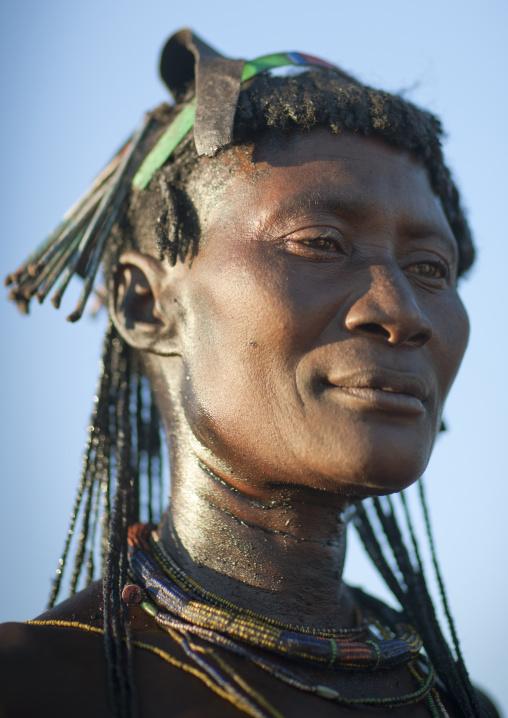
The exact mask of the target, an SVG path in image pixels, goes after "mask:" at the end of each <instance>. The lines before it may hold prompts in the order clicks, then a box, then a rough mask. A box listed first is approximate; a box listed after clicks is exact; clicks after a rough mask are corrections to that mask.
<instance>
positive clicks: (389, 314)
mask: <svg viewBox="0 0 508 718" xmlns="http://www.w3.org/2000/svg"><path fill="white" fill-rule="evenodd" d="M369 272H370V277H369V279H367V278H366V284H367V282H368V286H366V287H365V290H364V291H361V293H359V294H358V295H357V296H356V297H355V298H354V300H353V302H352V304H351V305H350V306H349V308H348V310H347V313H346V316H345V326H346V328H347V329H348V331H350V332H351V333H353V334H368V335H370V336H378V337H379V338H380V339H382V340H384V341H385V342H387V343H388V344H392V345H394V346H396V345H400V344H409V345H411V346H414V347H421V346H424V344H426V343H427V342H428V341H429V339H431V338H432V335H433V330H432V326H431V323H430V321H429V320H428V318H427V317H426V315H425V314H424V312H423V311H422V309H421V307H420V306H419V304H418V302H417V297H416V296H415V294H414V291H413V289H412V287H411V285H410V283H409V281H408V279H407V278H406V276H405V275H404V273H403V272H402V270H401V269H400V268H399V266H398V265H396V267H390V266H385V265H383V266H379V265H378V266H371V267H369Z"/></svg>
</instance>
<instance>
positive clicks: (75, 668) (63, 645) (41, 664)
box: [0, 585, 108, 718]
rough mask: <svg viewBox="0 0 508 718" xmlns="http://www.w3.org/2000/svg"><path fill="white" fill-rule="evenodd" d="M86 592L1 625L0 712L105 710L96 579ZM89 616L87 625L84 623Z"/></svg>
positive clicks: (5, 716) (9, 717)
mask: <svg viewBox="0 0 508 718" xmlns="http://www.w3.org/2000/svg"><path fill="white" fill-rule="evenodd" d="M82 594H83V595H80V594H77V595H76V596H75V597H73V598H72V599H69V601H68V602H67V601H66V602H64V603H63V604H61V606H58V607H56V608H55V609H52V611H48V612H46V613H45V614H42V615H41V616H39V617H38V618H37V619H35V620H34V621H33V622H28V623H5V624H2V625H1V626H0V696H1V699H0V716H1V718H16V717H17V716H20V717H21V716H23V717H25V716H26V717H29V716H32V715H34V716H35V715H46V714H47V715H53V716H59V715H62V716H63V715H70V714H71V713H74V715H87V711H88V715H97V716H101V715H102V714H103V713H102V710H101V706H102V705H103V706H104V715H106V711H107V707H108V702H107V685H106V680H105V661H104V655H103V647H102V636H101V631H100V628H99V627H95V626H94V625H93V621H92V622H91V621H90V618H91V609H92V605H94V606H95V607H98V606H99V602H98V601H97V597H98V594H100V587H98V586H96V585H94V586H93V587H91V588H90V589H87V590H86V591H85V592H82ZM65 604H67V606H66V605H65ZM69 604H71V605H70V606H69ZM92 613H93V611H92ZM46 621H48V623H46ZM87 621H88V626H87V628H86V630H83V628H81V627H80V626H81V625H83V626H84V625H86V624H87ZM73 624H75V625H73ZM90 686H93V690H92V691H90ZM72 706H76V710H73V709H72Z"/></svg>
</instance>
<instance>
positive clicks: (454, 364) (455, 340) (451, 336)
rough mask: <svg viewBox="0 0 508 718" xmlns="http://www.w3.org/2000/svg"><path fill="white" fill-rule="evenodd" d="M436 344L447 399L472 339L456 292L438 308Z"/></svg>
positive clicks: (462, 306) (444, 395)
mask: <svg viewBox="0 0 508 718" xmlns="http://www.w3.org/2000/svg"><path fill="white" fill-rule="evenodd" d="M435 316H436V319H435V322H434V326H435V333H434V339H433V340H432V342H431V344H434V346H435V349H434V352H435V362H436V371H437V379H438V383H439V386H440V389H441V393H442V397H441V398H442V401H443V402H444V400H445V398H446V396H447V394H448V392H449V390H450V387H451V386H452V384H453V381H454V379H455V377H456V375H457V372H458V370H459V367H460V365H461V362H462V359H463V357H464V353H465V351H466V348H467V343H468V340H469V318H468V315H467V312H466V310H465V307H464V305H463V304H462V301H461V299H460V297H459V295H458V294H457V293H454V295H453V296H451V297H450V298H449V300H448V302H447V303H446V306H443V305H442V304H441V305H440V306H439V307H437V308H436V310H435Z"/></svg>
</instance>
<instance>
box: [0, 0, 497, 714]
mask: <svg viewBox="0 0 508 718" xmlns="http://www.w3.org/2000/svg"><path fill="white" fill-rule="evenodd" d="M507 16H508V5H507V4H506V3H505V2H503V1H501V0H498V1H496V0H484V1H483V2H478V1H475V2H471V1H470V0H460V1H458V0H439V1H437V0H430V1H428V2H425V3H422V2H411V3H410V2H408V1H407V0H404V1H397V0H385V2H383V3H380V2H378V1H376V2H374V1H373V0H363V1H362V2H357V3H353V2H351V1H350V2H349V3H343V2H337V1H335V2H330V1H329V0H321V2H320V3H309V2H301V1H300V0H296V1H294V2H292V3H286V2H281V1H280V0H279V1H278V0H270V2H268V1H267V0H258V1H257V2H255V3H238V2H231V1H230V0H226V1H224V2H220V0H219V1H218V2H216V3H213V2H209V1H208V2H204V1H198V0H187V1H186V2H182V3H176V2H168V1H166V2H162V1H160V0H144V2H143V3H141V2H133V1H132V0H122V1H121V2H114V1H113V0H101V1H100V2H99V0H87V2H82V1H81V2H78V1H75V2H68V1H64V0H44V2H40V0H39V1H36V0H31V1H29V0H1V4H0V83H1V88H0V96H1V98H2V112H1V114H0V125H1V132H0V142H1V148H0V157H1V166H2V170H1V172H0V184H1V186H0V202H1V211H0V237H1V241H0V272H1V274H2V276H3V275H5V274H6V273H7V272H8V271H11V270H13V269H15V268H16V267H17V266H18V264H19V263H20V262H21V261H22V260H23V259H24V258H25V256H26V255H28V253H29V252H30V251H31V250H32V249H33V248H34V247H35V246H36V244H38V243H39V241H40V240H41V239H42V238H43V237H44V236H46V234H47V233H48V232H49V231H50V230H51V229H52V228H53V227H54V225H55V224H56V223H57V222H58V221H59V219H60V217H61V216H62V214H63V213H64V212H65V211H66V210H67V209H68V207H69V206H70V205H71V204H72V203H73V202H74V201H75V200H76V199H77V197H78V196H80V195H81V193H82V192H83V191H84V190H85V189H86V188H87V187H88V185H89V184H90V182H91V181H92V179H93V178H94V176H95V175H96V174H97V173H98V171H99V170H100V169H102V167H103V166H104V164H105V163H106V162H107V160H108V159H109V158H110V156H111V155H112V154H113V153H114V152H115V151H116V149H117V148H118V147H119V145H120V144H121V143H122V141H123V140H124V139H125V138H126V137H128V136H129V135H130V133H131V132H132V130H133V129H134V128H135V127H136V126H137V125H138V123H139V121H140V119H141V117H142V115H143V112H144V111H145V110H147V109H149V108H152V107H154V106H155V105H157V104H159V103H160V102H162V101H164V100H166V99H167V94H166V91H165V88H164V87H163V85H162V83H161V82H160V81H159V79H158V77H157V62H158V54H159V50H160V48H161V46H162V45H163V43H164V41H165V39H166V38H167V37H168V36H169V35H170V34H171V33H172V32H173V31H175V30H177V29H179V28H181V27H184V26H186V25H189V26H191V27H192V28H193V29H194V30H195V31H196V32H197V33H199V34H200V35H201V36H202V37H204V38H205V39H206V40H208V41H209V42H210V43H211V44H212V45H214V46H215V47H216V48H217V49H219V50H221V51H222V52H224V53H225V54H227V55H229V56H231V57H246V58H250V57H256V56H259V55H263V54H265V53H268V52H275V51H284V50H298V51H301V52H307V53H309V54H313V55H317V56H321V57H323V58H325V59H327V60H330V61H332V62H334V63H336V64H338V65H340V66H341V67H343V68H344V69H345V70H347V71H349V72H351V73H352V74H355V75H357V76H358V77H359V78H360V79H361V80H363V81H364V82H367V83H369V84H371V85H374V86H378V87H381V88H384V89H387V90H390V91H395V92H397V91H404V92H405V93H406V96H407V97H408V98H409V99H411V100H412V101H414V102H416V103H417V104H420V105H423V106H425V107H427V108H428V109H430V110H431V111H433V112H435V113H437V114H438V115H439V116H440V117H441V118H442V120H443V123H444V126H445V128H446V130H447V132H448V138H447V140H446V143H445V150H446V154H447V158H448V162H449V165H450V166H451V168H452V170H453V172H454V174H455V176H456V179H457V181H458V184H459V187H460V188H461V190H462V194H463V201H464V204H465V206H466V208H467V210H468V215H469V218H470V221H471V225H472V228H473V231H474V234H475V237H476V242H477V245H478V249H479V260H478V264H477V267H476V268H475V269H474V270H473V272H472V273H471V276H470V277H469V278H468V279H467V280H466V281H464V282H463V283H462V287H461V294H462V297H463V299H464V302H465V304H466V306H467V308H468V310H469V313H470V317H471V324H472V332H471V341H470V347H469V350H468V354H467V356H466V359H465V361H464V364H463V368H462V371H461V373H460V375H459V378H458V379H457V381H456V384H455V386H454V388H453V389H452V392H451V394H450V398H449V401H448V405H447V408H446V412H445V418H446V421H447V424H448V427H449V431H448V432H447V433H446V434H445V435H444V436H442V437H440V438H439V440H438V444H437V446H436V449H435V452H434V455H433V457H432V460H431V463H430V465H429V468H428V470H427V473H426V486H427V493H428V497H429V504H430V508H431V517H432V523H433V527H434V533H435V538H436V543H437V547H438V556H439V559H440V562H441V565H442V568H443V572H444V575H445V579H446V585H447V588H448V593H449V597H450V601H451V605H452V610H453V613H454V615H455V618H456V622H457V625H458V631H459V635H460V637H461V640H462V646H463V650H464V654H465V657H466V663H467V665H468V667H469V670H470V673H471V675H472V676H473V678H474V680H475V681H476V682H477V683H478V685H480V686H481V687H483V688H484V689H487V690H488V691H489V692H490V693H491V695H493V696H494V697H495V698H496V699H497V701H498V703H499V705H500V706H501V707H502V708H503V710H504V712H506V711H507V706H508V682H507V681H506V671H507V665H508V658H507V655H506V646H507V645H508V622H507V621H506V607H507V596H508V576H507V565H508V561H507V547H508V517H507V505H508V471H507V469H506V461H507V459H506V445H507V442H508V416H507V415H508V410H507V405H508V389H507V379H506V375H507V360H506V357H507V354H508V330H507V328H506V324H507V321H506V313H507V311H508V302H507V284H508V242H507V226H508V220H507V209H508V200H507V189H508V188H507V181H506V174H507V173H506V166H507V160H508V153H507V144H508V141H507V132H506V116H507V114H508V100H507V93H506V90H505V87H506V80H505V78H506V72H507V69H508V67H507V49H506V48H507V46H508V43H507V42H506V26H507V20H508V17H507ZM78 290H79V286H78V285H77V284H76V286H75V287H73V292H74V294H72V292H70V293H69V294H70V296H69V297H68V299H67V301H66V302H64V306H63V307H62V309H61V310H60V311H59V312H56V311H55V310H54V309H53V307H52V306H51V305H50V304H49V302H48V305H47V306H44V307H42V308H41V307H39V306H36V305H34V306H33V309H32V315H31V317H29V318H27V317H24V316H21V315H19V314H18V312H17V310H16V308H15V306H14V305H11V304H9V303H7V302H6V301H3V302H1V303H0V322H1V325H0V330H1V339H2V344H1V346H2V350H1V354H0V362H1V371H0V382H1V389H0V391H1V394H0V396H1V424H2V425H1V431H0V442H1V445H0V456H1V460H2V468H3V475H2V477H1V479H0V480H1V482H2V487H1V500H0V546H1V547H2V548H1V553H0V575H1V576H2V586H3V587H2V591H1V599H0V620H24V619H28V618H32V617H34V616H35V615H37V614H38V613H40V612H41V610H42V609H43V607H44V605H45V601H46V599H47V595H48V592H49V586H50V580H51V578H52V576H53V575H54V570H55V568H56V563H57V559H58V556H59V554H60V552H61V549H62V546H63V541H64V537H65V534H66V530H67V523H68V518H69V514H70V510H71V505H72V502H73V498H74V493H75V490H76V486H77V481H78V477H79V473H80V465H81V453H82V450H83V446H84V443H85V438H86V427H87V421H88V416H89V412H90V409H91V405H92V399H93V395H94V390H95V383H96V379H97V373H98V358H99V354H100V346H101V342H102V333H103V329H104V325H105V318H104V317H98V318H96V319H92V318H90V317H89V316H86V317H85V318H84V319H83V320H82V321H81V322H79V324H77V325H70V324H68V323H67V322H66V321H65V315H66V314H67V313H68V311H66V310H71V309H72V308H73V299H74V300H75V298H76V296H77V291H78ZM418 524H420V522H418ZM346 573H347V576H348V578H349V579H350V580H351V581H352V582H354V583H357V584H360V585H363V586H364V587H366V588H368V589H369V590H371V591H373V592H377V593H378V594H380V595H382V596H385V595H386V593H385V592H384V589H383V587H382V585H381V584H380V581H379V580H378V579H377V577H376V576H375V574H374V573H373V571H372V569H371V568H370V566H369V565H368V561H367V560H366V559H365V558H364V556H363V554H362V551H361V549H360V548H359V547H358V544H357V542H356V540H355V537H353V536H352V538H351V547H350V555H349V558H348V563H347V570H346Z"/></svg>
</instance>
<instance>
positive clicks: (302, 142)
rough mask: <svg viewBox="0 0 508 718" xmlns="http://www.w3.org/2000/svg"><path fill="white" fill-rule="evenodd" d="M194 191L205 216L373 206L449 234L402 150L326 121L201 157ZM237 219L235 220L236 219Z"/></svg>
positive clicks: (350, 211) (423, 176) (423, 177)
mask: <svg viewBox="0 0 508 718" xmlns="http://www.w3.org/2000/svg"><path fill="white" fill-rule="evenodd" d="M198 186H199V187H200V189H199V193H200V195H201V200H202V201H204V204H205V205H207V221H208V222H210V223H211V222H213V220H214V219H216V220H218V221H220V222H224V221H226V220H228V221H229V220H231V221H238V220H239V219H240V218H241V219H245V218H246V217H248V216H251V217H252V215H253V213H254V211H255V213H256V214H257V216H258V219H259V221H262V218H263V217H265V218H266V219H268V218H269V217H273V218H274V219H276V220H277V221H280V222H283V221H284V218H285V217H288V218H290V217H291V216H294V214H295V212H296V213H298V212H300V213H301V212H306V211H315V210H319V209H320V208H321V209H323V210H329V211H332V212H338V213H340V214H341V215H343V216H345V215H350V216H353V215H355V216H356V217H357V218H362V219H364V220H367V219H368V218H369V217H374V216H375V215H377V214H379V213H384V214H388V213H392V214H394V215H397V218H398V219H400V221H401V222H404V221H407V222H410V223H413V224H418V223H434V224H436V225H440V228H441V230H442V231H443V232H447V233H448V234H449V235H450V237H451V236H452V233H451V230H450V228H449V225H448V222H447V219H446V217H445V214H444V212H443V209H442V206H441V202H440V200H439V198H438V197H436V195H435V194H434V192H433V191H432V188H431V186H430V183H429V179H428V175H427V171H426V169H425V167H424V166H423V165H422V164H421V163H420V162H419V160H418V159H417V158H416V157H415V156H413V155H412V154H411V153H409V152H407V151H406V150H401V149H398V148H394V147H392V146H390V145H388V144H387V143H386V142H384V141H383V140H381V139H377V138H371V137H365V136H361V135H357V134H354V133H349V132H345V133H342V134H338V135H337V134H333V133H332V132H331V131H329V130H328V129H326V128H316V129H314V130H312V131H310V132H307V133H298V134H295V135H294V136H293V137H292V138H291V139H289V140H279V139H278V138H277V136H276V135H268V136H267V137H265V138H264V139H263V140H262V141H261V142H259V143H258V144H256V145H241V146H238V147H233V148H231V149H229V150H227V151H226V152H225V153H223V154H222V155H220V156H219V157H217V158H215V159H212V160H207V166H206V169H204V173H200V181H199V182H198ZM235 218H236V219H235Z"/></svg>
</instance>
